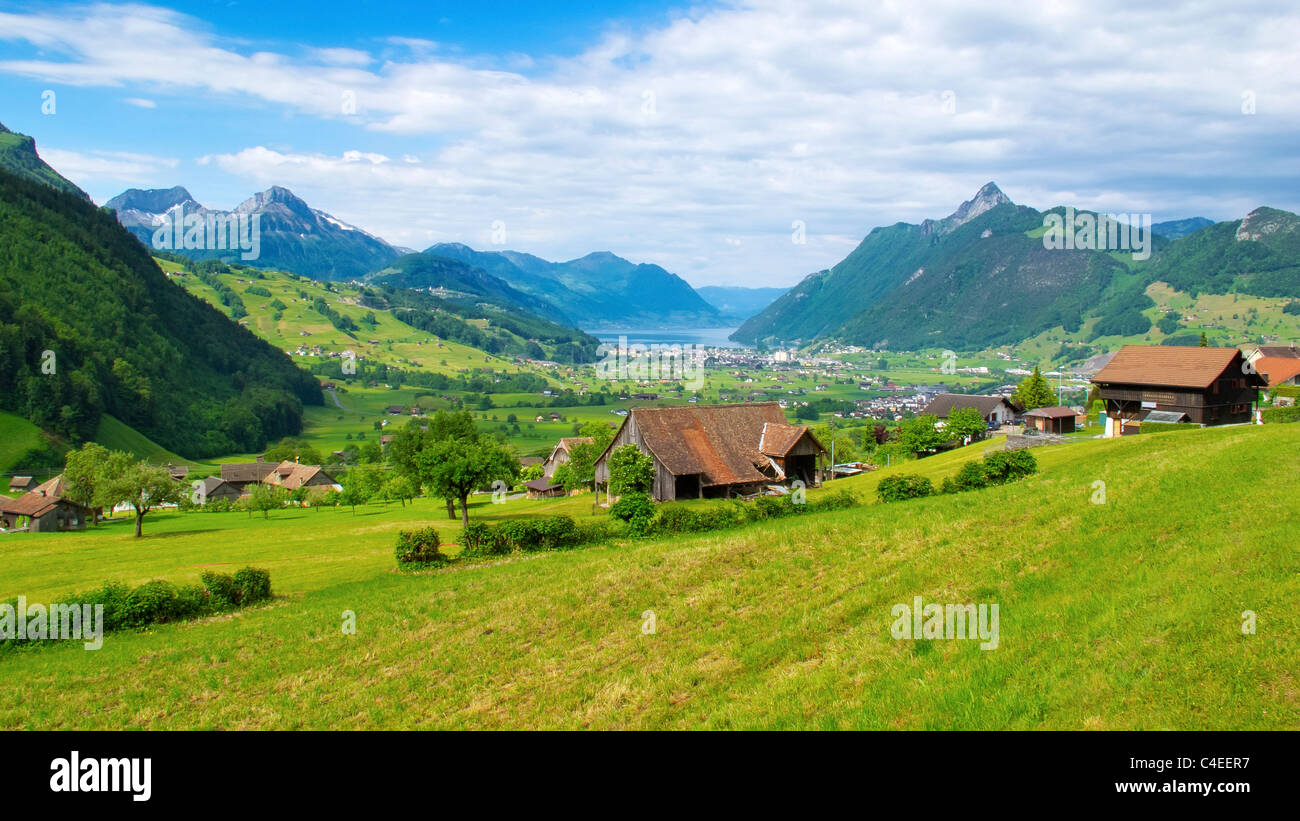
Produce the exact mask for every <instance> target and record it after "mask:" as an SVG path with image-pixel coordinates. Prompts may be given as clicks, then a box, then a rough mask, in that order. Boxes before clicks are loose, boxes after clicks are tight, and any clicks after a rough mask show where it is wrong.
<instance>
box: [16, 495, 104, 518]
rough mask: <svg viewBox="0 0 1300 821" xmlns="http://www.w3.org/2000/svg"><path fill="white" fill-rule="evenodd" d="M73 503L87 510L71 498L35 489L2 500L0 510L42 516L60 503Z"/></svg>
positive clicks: (21, 514) (20, 514) (72, 504)
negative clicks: (13, 497)
mask: <svg viewBox="0 0 1300 821" xmlns="http://www.w3.org/2000/svg"><path fill="white" fill-rule="evenodd" d="M61 504H62V505H71V506H72V507H77V508H81V509H82V510H87V509H88V508H86V506H85V505H82V504H78V503H77V502H74V501H72V500H71V499H64V498H62V497H59V496H42V495H41V494H39V493H36V492H35V491H33V492H31V493H24V494H23V495H22V496H19V497H18V498H17V499H13V500H10V501H0V511H3V512H4V513H13V514H16V515H19V516H32V517H40V516H44V515H45V514H46V513H49V512H50V511H51V510H53V509H54V508H56V507H58V506H59V505H61Z"/></svg>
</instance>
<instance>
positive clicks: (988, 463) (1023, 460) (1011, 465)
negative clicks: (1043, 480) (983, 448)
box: [984, 450, 1038, 485]
mask: <svg viewBox="0 0 1300 821" xmlns="http://www.w3.org/2000/svg"><path fill="white" fill-rule="evenodd" d="M1037 472H1038V460H1036V459H1035V458H1034V454H1032V453H1030V452H1029V451H1028V450H1000V451H997V452H995V453H990V454H989V455H988V456H985V457H984V475H985V477H987V480H988V483H989V484H990V485H1004V484H1006V483H1007V482H1014V481H1017V480H1019V479H1023V478H1025V477H1026V476H1032V475H1033V474H1035V473H1037Z"/></svg>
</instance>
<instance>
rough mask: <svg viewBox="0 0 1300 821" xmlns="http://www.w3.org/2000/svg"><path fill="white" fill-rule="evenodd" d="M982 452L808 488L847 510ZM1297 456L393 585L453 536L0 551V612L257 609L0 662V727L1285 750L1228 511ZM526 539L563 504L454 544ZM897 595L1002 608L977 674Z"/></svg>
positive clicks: (1277, 560)
mask: <svg viewBox="0 0 1300 821" xmlns="http://www.w3.org/2000/svg"><path fill="white" fill-rule="evenodd" d="M990 447H992V445H990V444H989V443H982V444H977V445H975V446H972V447H970V448H966V449H963V450H960V451H954V452H950V453H947V454H944V455H942V456H938V457H934V458H932V459H928V460H923V461H921V462H914V463H907V464H904V465H902V466H898V467H895V468H889V469H885V470H882V471H878V472H876V473H873V474H869V475H863V476H860V477H856V478H854V479H846V480H841V481H840V482H838V483H836V485H837V486H838V487H841V488H843V487H848V488H851V489H853V490H854V491H856V492H858V493H861V494H863V495H864V497H868V498H869V497H870V495H871V494H872V492H873V489H874V485H875V483H876V482H878V481H879V479H880V477H881V476H882V475H888V474H889V473H892V472H898V471H906V472H918V473H925V474H927V475H930V476H932V477H934V478H936V479H937V478H940V477H942V476H943V475H946V474H948V473H951V472H952V471H955V470H956V469H957V468H958V467H959V466H960V464H961V463H963V462H964V461H965V460H968V459H971V458H977V457H979V456H981V455H983V453H984V451H985V450H986V449H988V448H990ZM1297 447H1300V425H1281V426H1265V427H1236V428H1224V429H1218V430H1205V431H1191V432H1180V433H1172V434H1166V435H1162V436H1146V437H1142V436H1138V437H1129V438H1125V439H1123V440H1084V441H1078V442H1072V443H1069V444H1066V445H1061V446H1056V447H1052V448H1043V449H1038V450H1036V451H1035V454H1036V456H1038V460H1039V463H1040V466H1041V472H1040V473H1039V475H1037V476H1034V477H1031V478H1030V479H1027V480H1025V481H1023V482H1021V483H1018V484H1015V485H1011V486H1004V487H1001V488H995V489H991V490H985V491H977V492H973V493H967V494H960V495H956V496H946V497H937V498H932V499H923V500H918V501H913V502H906V503H898V504H894V505H879V504H870V505H867V506H864V507H861V508H857V509H853V510H848V511H841V512H835V513H825V514H818V515H815V516H812V517H806V518H795V519H785V520H779V521H775V522H769V523H765V524H761V525H751V526H749V527H745V528H740V529H736V530H730V531H723V532H718V533H713V534H705V535H698V536H684V537H677V538H672V539H663V540H651V541H641V542H627V543H621V544H613V545H604V546H597V547H591V548H586V549H579V550H574V551H570V552H563V553H550V554H530V555H525V556H516V557H508V558H505V559H503V560H500V561H496V562H490V563H488V562H485V563H479V564H456V565H453V566H451V567H450V568H447V569H443V570H438V571H433V572H428V573H424V574H416V575H404V574H399V573H396V572H394V571H393V569H392V568H393V562H392V545H393V538H394V535H395V533H396V531H397V530H398V529H400V528H402V527H404V526H406V525H408V524H413V523H416V522H421V521H428V522H429V523H431V524H434V525H436V526H438V527H439V528H440V530H442V531H443V532H444V541H453V540H454V539H455V533H456V529H457V528H456V527H455V526H454V525H452V524H451V523H448V522H447V521H446V519H445V518H443V516H444V514H443V513H442V512H441V510H438V509H437V505H435V504H433V503H431V502H427V501H425V502H420V503H417V504H416V505H415V506H413V507H407V508H402V507H400V506H398V505H390V506H389V508H387V509H386V510H385V509H383V508H382V507H379V506H369V507H366V508H364V509H361V510H359V511H358V513H357V515H355V516H353V515H352V514H351V513H350V512H348V511H347V510H346V509H342V510H324V511H319V512H318V511H312V510H304V511H283V512H277V513H275V514H273V515H272V517H271V519H270V520H269V521H263V520H261V519H257V518H254V519H249V518H247V517H246V516H244V515H243V514H179V513H177V514H158V515H153V514H151V517H150V519H149V520H148V521H147V523H146V528H145V530H146V537H145V538H144V539H142V540H133V539H131V538H130V537H129V536H128V535H127V533H128V531H127V529H126V528H125V526H123V525H118V524H114V525H110V526H107V527H103V528H101V529H99V530H98V531H97V532H87V533H79V534H58V535H46V536H39V535H17V536H10V537H3V539H2V540H0V596H5V597H8V596H12V595H15V594H17V593H23V594H25V595H28V596H29V599H30V600H33V601H36V600H39V599H40V598H41V597H42V596H52V595H57V594H59V593H63V592H66V591H68V590H72V589H79V588H84V587H87V586H92V585H96V584H98V583H100V582H102V581H104V580H106V579H121V580H123V581H132V582H134V581H142V580H144V579H146V578H151V577H160V578H168V579H171V580H173V581H178V582H179V581H186V580H189V579H192V578H194V577H196V576H197V574H198V573H199V572H200V570H201V569H202V568H204V567H209V566H213V567H220V568H223V569H233V568H237V567H240V566H243V565H244V564H246V563H253V564H256V565H258V566H263V567H267V568H269V569H270V570H271V573H272V579H273V582H274V584H275V587H276V591H277V593H278V594H279V598H278V599H277V601H276V602H275V603H274V604H272V605H270V606H267V607H262V608H256V609H252V610H248V611H244V612H241V613H239V614H237V615H233V616H223V617H219V618H213V619H209V620H205V621H202V622H197V623H192V624H182V625H168V626H161V627H157V628H154V629H151V630H148V631H145V632H140V633H129V634H120V635H110V636H109V637H108V638H107V639H106V641H105V644H104V648H103V649H102V650H99V651H97V652H85V651H83V650H81V649H79V647H77V648H74V647H53V648H40V649H36V650H30V651H24V652H18V653H10V654H7V655H5V656H3V657H0V665H3V666H4V668H5V672H6V673H7V676H6V680H7V681H8V682H10V688H11V698H9V699H8V700H7V701H6V706H5V707H3V708H0V726H4V727H6V728H82V727H226V728H232V727H241V728H252V727H269V728H292V727H315V728H326V727H330V728H334V727H340V728H342V727H638V728H658V727H683V728H704V727H778V728H792V727H814V728H820V727H879V728H1015V727H1026V728H1044V727H1055V728H1069V729H1118V728H1152V729H1155V728H1234V727H1268V728H1296V727H1298V726H1300V699H1298V698H1297V695H1298V694H1297V682H1296V678H1295V676H1296V671H1295V651H1294V648H1295V647H1296V645H1297V640H1298V639H1300V613H1298V612H1297V611H1296V608H1295V602H1296V601H1297V600H1298V598H1300V554H1297V552H1296V550H1295V547H1294V545H1295V539H1294V527H1295V522H1296V521H1300V497H1298V496H1297V495H1296V494H1288V493H1273V494H1269V496H1268V500H1267V502H1256V501H1254V500H1256V499H1258V498H1259V497H1258V493H1257V490H1258V489H1260V488H1278V487H1288V486H1290V485H1291V484H1292V483H1294V479H1295V459H1294V454H1295V453H1296V451H1297ZM1288 454H1289V455H1288ZM1097 481H1102V482H1104V483H1105V489H1106V500H1105V503H1104V504H1092V503H1090V499H1091V498H1093V497H1094V494H1095V493H1096V491H1097V487H1096V486H1095V485H1094V483H1095V482H1097ZM555 510H564V511H567V512H571V513H574V514H586V513H588V512H589V511H590V497H575V498H569V499H562V500H554V501H550V502H526V501H515V502H509V503H507V504H505V505H491V504H490V503H488V502H487V501H486V499H485V500H484V502H483V503H482V504H480V505H477V506H475V507H473V508H472V510H471V516H472V517H479V516H495V517H500V516H507V515H521V514H526V513H531V512H552V511H555ZM915 595H921V596H923V597H925V599H926V601H932V602H955V603H960V602H967V601H970V602H977V603H997V604H999V606H1000V611H1001V615H1000V622H1001V623H1000V646H999V647H998V648H997V649H996V650H990V651H981V650H979V649H978V648H977V646H976V643H975V642H969V641H929V642H910V641H895V640H893V639H892V638H891V637H890V634H889V626H890V623H891V621H892V618H891V613H890V610H891V607H892V606H893V605H894V604H897V603H910V602H911V601H912V597H913V596H915ZM348 610H350V611H353V612H355V614H356V617H357V631H356V634H355V635H345V634H344V633H343V632H342V630H341V629H340V628H341V624H342V618H343V615H344V611H348ZM1244 610H1252V611H1254V612H1255V613H1256V614H1258V632H1257V633H1255V634H1253V635H1244V634H1243V633H1242V630H1241V623H1242V619H1241V614H1242V611H1244ZM645 611H653V613H654V616H655V620H656V632H655V633H653V634H645V633H643V632H642V625H643V622H644V621H645V619H646V618H647V616H645V615H643V614H644V613H645Z"/></svg>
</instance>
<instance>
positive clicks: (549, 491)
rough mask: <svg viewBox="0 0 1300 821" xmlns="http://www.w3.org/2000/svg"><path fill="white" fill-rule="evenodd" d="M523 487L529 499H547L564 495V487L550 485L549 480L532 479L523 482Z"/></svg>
mask: <svg viewBox="0 0 1300 821" xmlns="http://www.w3.org/2000/svg"><path fill="white" fill-rule="evenodd" d="M524 487H525V488H527V489H528V498H529V499H549V498H551V497H553V496H563V495H564V485H555V484H551V481H550V480H549V479H533V480H532V481H528V482H524Z"/></svg>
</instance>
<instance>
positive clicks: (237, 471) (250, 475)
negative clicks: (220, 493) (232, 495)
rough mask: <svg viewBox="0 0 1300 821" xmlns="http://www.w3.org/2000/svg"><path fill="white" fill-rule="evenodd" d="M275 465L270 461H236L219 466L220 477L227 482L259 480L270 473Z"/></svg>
mask: <svg viewBox="0 0 1300 821" xmlns="http://www.w3.org/2000/svg"><path fill="white" fill-rule="evenodd" d="M275 467H276V466H275V465H273V464H271V463H270V462H238V463H235V464H231V465H222V466H221V478H222V479H225V480H226V481H227V482H244V483H248V482H261V481H263V480H265V479H266V477H267V476H270V475H271V471H273V470H275Z"/></svg>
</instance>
